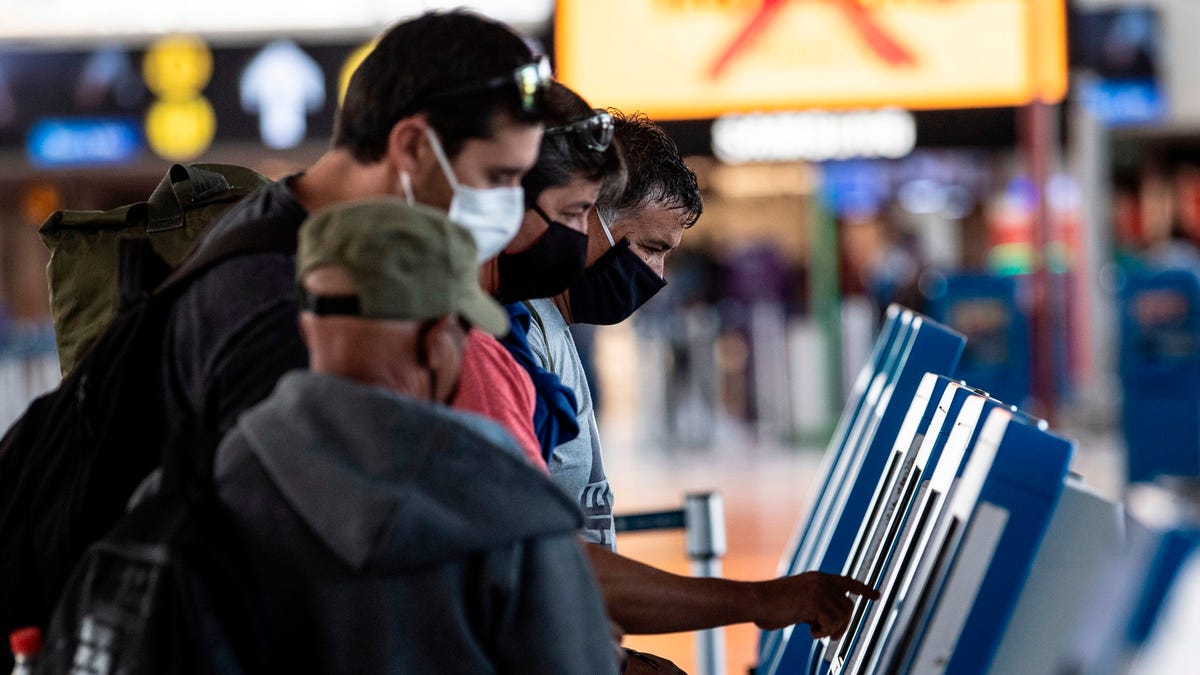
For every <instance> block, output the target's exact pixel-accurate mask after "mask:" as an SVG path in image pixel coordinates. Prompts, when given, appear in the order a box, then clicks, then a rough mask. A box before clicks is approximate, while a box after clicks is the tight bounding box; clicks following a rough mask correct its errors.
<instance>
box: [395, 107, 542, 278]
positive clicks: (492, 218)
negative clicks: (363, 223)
mask: <svg viewBox="0 0 1200 675" xmlns="http://www.w3.org/2000/svg"><path fill="white" fill-rule="evenodd" d="M425 136H426V137H427V138H429V145H430V146H431V147H432V148H433V155H434V157H436V158H437V162H438V166H440V167H441V169H442V174H443V175H445V176H446V180H447V181H449V182H450V188H451V189H452V190H453V191H454V196H453V197H451V198H450V210H449V212H448V213H447V216H448V217H449V218H450V220H451V222H453V223H454V224H456V225H458V226H459V227H461V228H463V229H464V230H466V231H468V232H470V233H471V237H472V238H474V239H475V248H476V249H478V251H479V253H478V255H477V256H476V257H477V258H478V261H479V262H483V261H485V260H488V259H490V258H494V257H496V256H497V255H499V254H500V252H501V251H503V250H504V247H505V246H508V242H510V241H512V238H513V237H515V236H517V231H518V230H520V229H521V220H522V219H524V217H525V192H524V190H522V189H521V186H519V185H517V186H514V187H499V188H488V189H481V188H473V187H470V186H467V185H462V184H460V183H459V182H458V179H457V178H456V177H455V176H454V169H453V168H451V166H450V160H449V159H447V158H446V151H445V150H443V149H442V143H441V141H440V140H438V137H437V134H435V133H434V132H433V129H430V128H429V127H425ZM400 184H401V186H402V187H403V188H404V197H405V199H407V200H408V203H409V204H411V203H413V193H412V180H411V179H410V178H409V176H408V172H407V171H401V172H400Z"/></svg>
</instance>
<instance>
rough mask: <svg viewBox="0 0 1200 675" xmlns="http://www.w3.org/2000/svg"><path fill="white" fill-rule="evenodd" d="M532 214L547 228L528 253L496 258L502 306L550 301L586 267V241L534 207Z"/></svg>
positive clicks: (584, 235)
mask: <svg viewBox="0 0 1200 675" xmlns="http://www.w3.org/2000/svg"><path fill="white" fill-rule="evenodd" d="M533 210H534V211H536V212H537V214H538V215H539V216H541V217H542V220H544V221H546V224H547V225H549V228H548V229H547V230H546V232H545V234H543V235H542V236H541V237H539V238H538V240H537V241H535V242H534V243H533V246H530V247H529V248H528V249H527V250H524V251H521V252H520V253H511V254H510V253H501V254H500V256H499V257H498V258H497V264H498V265H499V273H500V289H499V290H498V291H497V293H496V294H497V296H498V297H499V299H500V301H501V302H505V303H509V302H520V301H521V300H534V299H537V298H549V297H552V296H555V295H558V294H559V293H562V292H563V291H565V290H567V288H568V287H569V286H570V285H571V284H573V283H575V281H576V280H577V279H579V277H580V276H581V275H582V274H583V268H584V267H585V266H586V265H587V245H588V237H587V235H586V234H584V233H583V232H579V231H576V230H573V229H571V228H569V227H567V226H566V225H564V224H562V223H560V222H558V221H557V220H551V219H550V217H549V216H547V215H546V212H545V211H543V210H542V209H541V207H539V206H537V205H536V204H535V205H534V206H533Z"/></svg>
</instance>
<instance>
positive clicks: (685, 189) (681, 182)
mask: <svg viewBox="0 0 1200 675" xmlns="http://www.w3.org/2000/svg"><path fill="white" fill-rule="evenodd" d="M609 114H611V115H612V117H613V124H614V125H615V130H614V134H613V137H614V138H615V139H616V143H617V144H618V145H619V146H620V149H621V157H622V159H623V160H624V163H625V171H626V174H627V179H626V181H625V186H624V189H622V190H621V191H620V192H615V193H607V192H605V191H601V195H600V200H599V203H598V204H597V209H599V211H600V212H601V214H603V215H604V217H605V218H606V219H607V220H608V221H609V222H615V221H617V220H619V219H620V218H621V217H622V216H626V215H628V214H630V213H632V212H634V211H637V210H639V209H642V208H645V207H646V206H648V205H650V204H654V203H657V204H662V205H663V206H666V207H667V208H669V209H680V210H681V211H683V226H684V227H691V226H692V225H695V224H696V221H697V220H699V219H700V214H701V213H702V212H703V211H704V202H703V201H702V200H701V198H700V184H699V183H698V182H697V181H696V174H695V173H693V172H692V170H691V169H689V168H688V166H687V164H684V162H683V157H681V156H680V155H679V147H678V146H677V145H675V141H673V140H671V137H670V136H668V135H667V132H666V131H664V130H663V128H662V127H660V126H658V125H657V124H655V123H654V122H652V121H650V118H649V117H646V116H645V115H644V114H642V113H634V114H632V115H624V114H622V113H621V111H619V110H616V109H614V108H609Z"/></svg>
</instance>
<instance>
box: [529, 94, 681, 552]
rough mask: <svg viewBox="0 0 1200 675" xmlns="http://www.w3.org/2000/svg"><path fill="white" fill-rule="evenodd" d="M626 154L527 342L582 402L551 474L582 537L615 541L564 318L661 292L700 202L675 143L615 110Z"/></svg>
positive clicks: (585, 392) (540, 303) (582, 317)
mask: <svg viewBox="0 0 1200 675" xmlns="http://www.w3.org/2000/svg"><path fill="white" fill-rule="evenodd" d="M610 116H611V117H612V118H613V120H614V134H615V139H616V142H617V144H618V146H619V147H620V149H621V152H622V154H623V156H624V158H625V164H626V172H627V173H626V181H625V182H624V183H623V184H621V185H617V186H615V187H616V189H610V190H606V191H605V193H604V194H602V195H600V197H599V200H598V202H597V205H596V209H595V210H594V211H592V212H590V213H588V214H587V216H588V218H587V227H588V234H589V236H588V248H587V255H586V259H585V262H586V265H587V266H586V269H585V270H584V272H583V274H582V275H580V277H579V278H578V279H576V280H575V281H574V282H572V283H571V284H570V285H569V286H568V287H567V289H566V290H564V291H563V292H560V293H558V294H557V295H555V296H553V297H551V298H548V299H542V300H534V301H532V302H529V303H527V304H528V309H529V311H530V313H531V315H532V320H533V327H532V328H531V329H530V333H529V346H530V348H531V349H532V350H533V352H534V354H535V355H536V357H537V359H538V361H539V362H540V364H541V365H542V366H543V367H546V368H549V369H550V370H552V371H554V372H555V373H557V374H558V375H559V377H561V378H562V380H563V382H564V383H565V384H568V385H570V386H571V387H572V388H573V389H574V390H575V394H576V397H577V398H578V401H579V409H578V422H579V426H580V429H581V432H580V435H579V437H577V438H575V439H574V440H572V441H568V442H566V443H562V444H560V445H558V446H557V447H556V448H555V449H554V451H553V455H552V456H551V457H550V458H549V468H550V475H551V476H552V477H553V478H554V479H555V481H556V482H557V483H558V484H559V485H560V486H562V487H563V489H565V490H566V491H567V493H568V494H571V495H575V496H576V497H577V498H578V499H579V505H580V508H581V509H583V512H584V517H585V519H586V521H585V524H584V531H583V536H584V538H585V539H586V540H588V541H590V542H592V543H595V544H602V545H604V546H607V547H609V548H615V533H614V531H613V520H612V493H611V491H610V490H609V487H608V479H607V478H606V477H605V474H604V462H603V458H602V455H601V450H600V436H599V431H598V429H597V426H596V417H595V414H594V412H593V410H592V398H591V392H590V390H589V388H588V385H587V380H586V378H585V377H584V374H583V367H582V365H581V363H580V361H579V354H578V352H577V351H576V349H575V343H574V341H573V340H572V338H571V334H570V331H569V330H568V328H567V326H568V325H569V324H571V323H590V324H603V325H608V324H614V323H619V322H621V321H624V320H625V319H626V318H628V317H629V316H630V315H631V314H633V312H634V311H635V310H636V309H637V308H638V307H640V306H641V305H642V304H643V303H645V302H646V301H647V300H649V299H650V298H651V297H652V296H653V295H654V294H655V293H657V292H658V291H659V290H660V289H661V288H662V287H663V286H665V285H666V281H664V280H663V278H662V273H663V262H664V260H665V256H666V254H667V253H668V252H669V251H671V250H672V249H674V248H675V247H676V246H678V245H679V241H680V239H681V238H682V236H683V230H684V229H685V228H687V227H690V226H691V225H692V224H694V223H695V222H696V220H697V219H699V217H700V213H701V211H702V210H703V205H702V203H701V200H700V189H699V186H698V184H697V183H696V176H695V174H693V173H692V171H691V169H689V168H688V167H687V166H686V165H685V164H684V163H683V159H682V158H681V157H680V156H679V151H678V149H677V148H676V147H675V143H674V142H673V141H671V139H670V138H669V137H668V136H667V135H666V133H665V132H663V131H662V129H660V128H659V127H658V126H657V125H655V124H654V123H652V122H650V120H649V119H647V118H646V117H645V116H644V115H643V116H632V117H626V116H623V115H621V114H620V113H611V114H610Z"/></svg>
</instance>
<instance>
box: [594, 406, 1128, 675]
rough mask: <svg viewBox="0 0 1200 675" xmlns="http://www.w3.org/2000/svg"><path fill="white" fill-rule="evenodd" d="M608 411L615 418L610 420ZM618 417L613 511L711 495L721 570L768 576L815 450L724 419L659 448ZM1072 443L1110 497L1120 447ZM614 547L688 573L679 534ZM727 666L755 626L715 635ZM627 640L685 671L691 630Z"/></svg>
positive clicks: (739, 657) (1088, 476)
mask: <svg viewBox="0 0 1200 675" xmlns="http://www.w3.org/2000/svg"><path fill="white" fill-rule="evenodd" d="M612 417H616V418H617V419H616V420H615V421H614V420H612V419H610V418H612ZM621 418H624V419H629V418H628V417H625V416H624V415H610V416H608V417H606V418H605V419H604V420H603V421H602V430H601V431H602V436H603V439H604V446H605V458H606V461H605V463H606V469H607V472H608V475H609V479H610V482H611V484H612V489H613V493H614V495H615V498H616V511H617V512H618V513H633V512H639V511H649V510H658V509H669V508H679V507H680V506H681V505H682V503H683V498H684V495H685V494H686V493H688V492H696V491H708V490H716V491H719V492H720V493H721V494H722V496H723V498H724V504H725V517H726V528H727V532H728V554H727V555H726V557H725V559H724V576H726V577H728V578H733V579H761V578H768V577H771V576H774V575H775V574H776V572H777V567H778V565H779V560H780V557H781V556H782V554H783V553H784V551H785V549H786V548H787V547H788V540H789V538H790V537H791V535H792V532H793V529H794V528H795V527H796V525H797V522H798V521H799V519H800V518H801V516H802V515H803V514H805V513H806V511H807V509H808V507H809V505H810V501H811V499H812V490H813V489H814V487H815V481H816V480H817V476H818V473H819V472H820V470H821V458H822V455H823V453H824V448H823V447H807V448H795V447H786V446H783V445H780V444H774V443H757V442H754V441H753V440H752V439H750V438H749V437H748V435H747V434H745V433H739V432H738V431H737V430H736V428H734V427H732V425H724V426H722V425H718V427H719V428H723V429H725V431H724V432H723V433H719V434H718V440H717V441H716V442H715V443H714V444H713V445H712V446H710V447H703V448H686V449H683V448H674V449H672V448H664V447H662V445H661V444H655V443H648V442H646V441H645V440H644V439H640V437H641V436H642V435H641V434H639V433H638V432H637V430H636V429H635V428H634V427H635V426H636V425H634V424H624V423H623V422H622V420H621ZM1060 433H1062V434H1063V435H1066V436H1068V437H1072V438H1075V439H1076V440H1077V441H1078V442H1079V450H1078V452H1077V455H1076V459H1075V463H1074V466H1073V467H1072V468H1073V470H1074V471H1075V472H1077V473H1080V474H1082V475H1083V477H1084V479H1085V480H1086V482H1087V483H1088V484H1090V485H1092V486H1094V487H1095V489H1096V490H1097V491H1098V492H1100V493H1101V494H1104V495H1106V496H1110V497H1114V498H1115V497H1117V496H1118V493H1119V491H1120V485H1121V468H1120V454H1119V451H1120V447H1121V446H1120V445H1119V442H1118V439H1117V438H1116V437H1115V436H1113V435H1112V434H1111V433H1091V432H1072V431H1069V430H1068V431H1062V432H1060ZM617 543H618V549H619V551H620V552H621V553H622V554H624V555H627V556H629V557H632V558H635V559H637V560H641V561H643V562H647V563H650V564H653V565H655V566H657V567H660V568H663V569H667V570H670V571H672V572H678V573H681V574H688V573H690V572H689V561H688V558H687V554H686V552H685V544H684V536H683V533H682V531H678V532H659V533H631V534H625V535H621V536H619V537H618V541H617ZM724 635H725V642H726V649H727V671H726V672H728V673H729V674H730V675H739V674H744V673H746V671H747V668H748V667H750V666H751V665H753V663H754V660H755V650H756V641H757V639H758V631H757V629H755V628H754V627H753V626H752V625H749V624H745V625H739V626H732V627H730V628H727V629H726V630H725V632H724ZM626 645H627V646H629V647H632V648H634V649H639V650H642V651H647V652H652V653H657V654H661V655H663V656H665V657H667V658H670V659H671V660H672V661H674V662H675V663H676V664H678V665H679V666H680V667H682V668H683V669H684V670H685V671H687V672H689V673H694V674H695V673H698V671H697V670H696V668H695V641H694V638H693V635H692V634H678V635H662V636H633V637H628V638H627V639H626Z"/></svg>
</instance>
